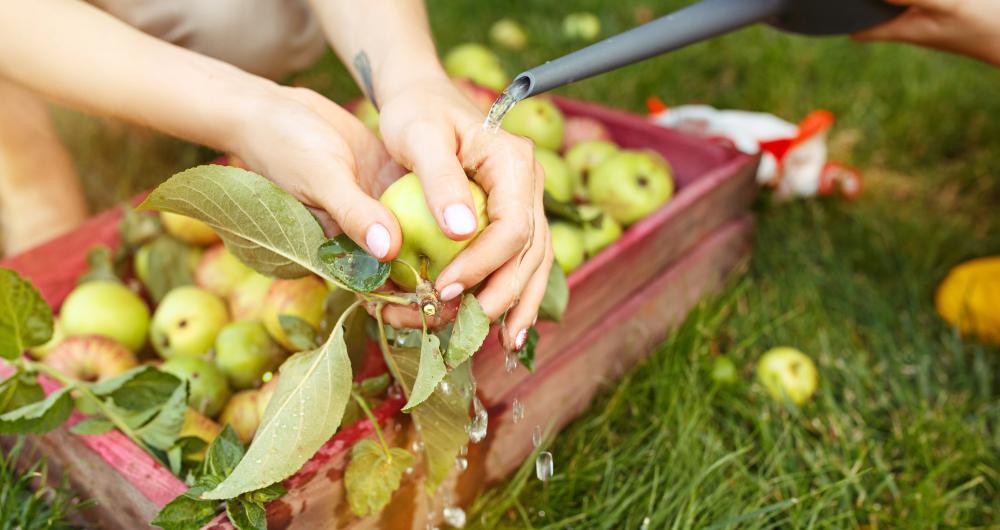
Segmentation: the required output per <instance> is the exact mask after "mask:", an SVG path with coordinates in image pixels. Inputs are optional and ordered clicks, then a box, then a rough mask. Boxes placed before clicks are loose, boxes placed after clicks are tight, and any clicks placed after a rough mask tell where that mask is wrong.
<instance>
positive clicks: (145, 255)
mask: <svg viewBox="0 0 1000 530" xmlns="http://www.w3.org/2000/svg"><path fill="white" fill-rule="evenodd" d="M152 251H153V244H152V242H150V243H145V244H144V245H142V246H141V247H139V249H138V250H136V251H135V254H134V255H133V256H132V271H133V272H135V277H136V278H138V279H139V281H140V282H142V284H143V285H149V255H150V252H152ZM202 254H203V251H202V249H201V247H191V246H189V247H188V249H187V258H188V269H189V270H190V271H191V273H192V274H194V272H195V269H196V268H197V267H198V262H199V261H200V260H201V256H202Z"/></svg>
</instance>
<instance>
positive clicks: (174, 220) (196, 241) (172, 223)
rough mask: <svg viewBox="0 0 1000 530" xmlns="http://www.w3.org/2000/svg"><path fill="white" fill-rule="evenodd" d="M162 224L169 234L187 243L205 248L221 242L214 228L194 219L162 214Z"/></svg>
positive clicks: (169, 213) (175, 214) (168, 213)
mask: <svg viewBox="0 0 1000 530" xmlns="http://www.w3.org/2000/svg"><path fill="white" fill-rule="evenodd" d="M160 222H162V223H163V228H164V229H165V230H166V231H167V233H168V234H170V235H172V236H174V237H176V238H177V239H180V240H181V241H183V242H185V243H190V244H192V245H198V246H202V247H203V246H208V245H211V244H214V243H218V242H219V235H218V234H216V233H215V230H212V227H210V226H208V225H207V224H205V223H203V222H201V221H199V220H197V219H194V218H192V217H188V216H186V215H181V214H177V213H171V212H160Z"/></svg>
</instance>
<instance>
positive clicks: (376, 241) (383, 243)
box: [365, 223, 390, 259]
mask: <svg viewBox="0 0 1000 530" xmlns="http://www.w3.org/2000/svg"><path fill="white" fill-rule="evenodd" d="M389 239H390V238H389V230H387V229H386V228H385V227H384V226H382V225H380V224H378V223H376V224H373V225H371V226H370V227H368V232H367V233H366V234H365V244H366V245H367V246H368V252H371V254H372V256H375V257H376V258H378V259H382V258H384V257H385V255H386V254H388V253H389V244H390V240H389Z"/></svg>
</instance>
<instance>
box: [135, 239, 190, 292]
mask: <svg viewBox="0 0 1000 530" xmlns="http://www.w3.org/2000/svg"><path fill="white" fill-rule="evenodd" d="M193 251H194V250H193V249H192V248H191V247H190V246H188V245H186V244H184V243H182V242H180V241H178V240H176V239H174V238H173V237H170V236H168V235H166V234H164V235H161V236H159V237H157V238H156V239H154V240H153V241H152V242H150V243H149V250H148V252H149V254H148V256H149V258H148V259H149V262H148V264H147V267H148V269H149V271H148V273H147V274H146V282H145V285H146V290H147V291H149V295H150V296H151V297H152V298H153V301H154V302H157V303H159V302H160V300H163V297H164V296H167V293H169V292H170V291H172V290H173V289H176V288H177V287H181V286H184V285H194V277H193V276H192V274H191V253H192V252H193Z"/></svg>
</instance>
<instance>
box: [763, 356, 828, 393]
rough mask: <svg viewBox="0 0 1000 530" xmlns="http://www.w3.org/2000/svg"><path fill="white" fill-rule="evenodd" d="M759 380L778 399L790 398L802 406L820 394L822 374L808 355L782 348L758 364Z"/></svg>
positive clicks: (764, 357)
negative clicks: (817, 393)
mask: <svg viewBox="0 0 1000 530" xmlns="http://www.w3.org/2000/svg"><path fill="white" fill-rule="evenodd" d="M757 379H758V380H759V381H760V382H761V384H762V385H764V388H765V389H766V390H767V393H768V394H770V395H771V397H773V398H774V399H776V400H778V401H784V400H785V399H786V398H787V399H788V400H789V401H791V402H792V403H795V404H796V405H802V404H803V403H805V402H806V401H808V400H809V398H811V397H812V395H813V394H814V393H815V392H816V387H817V386H818V385H819V372H818V371H817V370H816V365H815V364H814V363H813V361H812V359H810V358H809V356H808V355H806V354H804V353H802V352H801V351H799V350H797V349H795V348H789V347H778V348H772V349H770V350H768V351H767V353H765V354H764V355H763V356H762V357H761V358H760V361H758V362H757Z"/></svg>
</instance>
